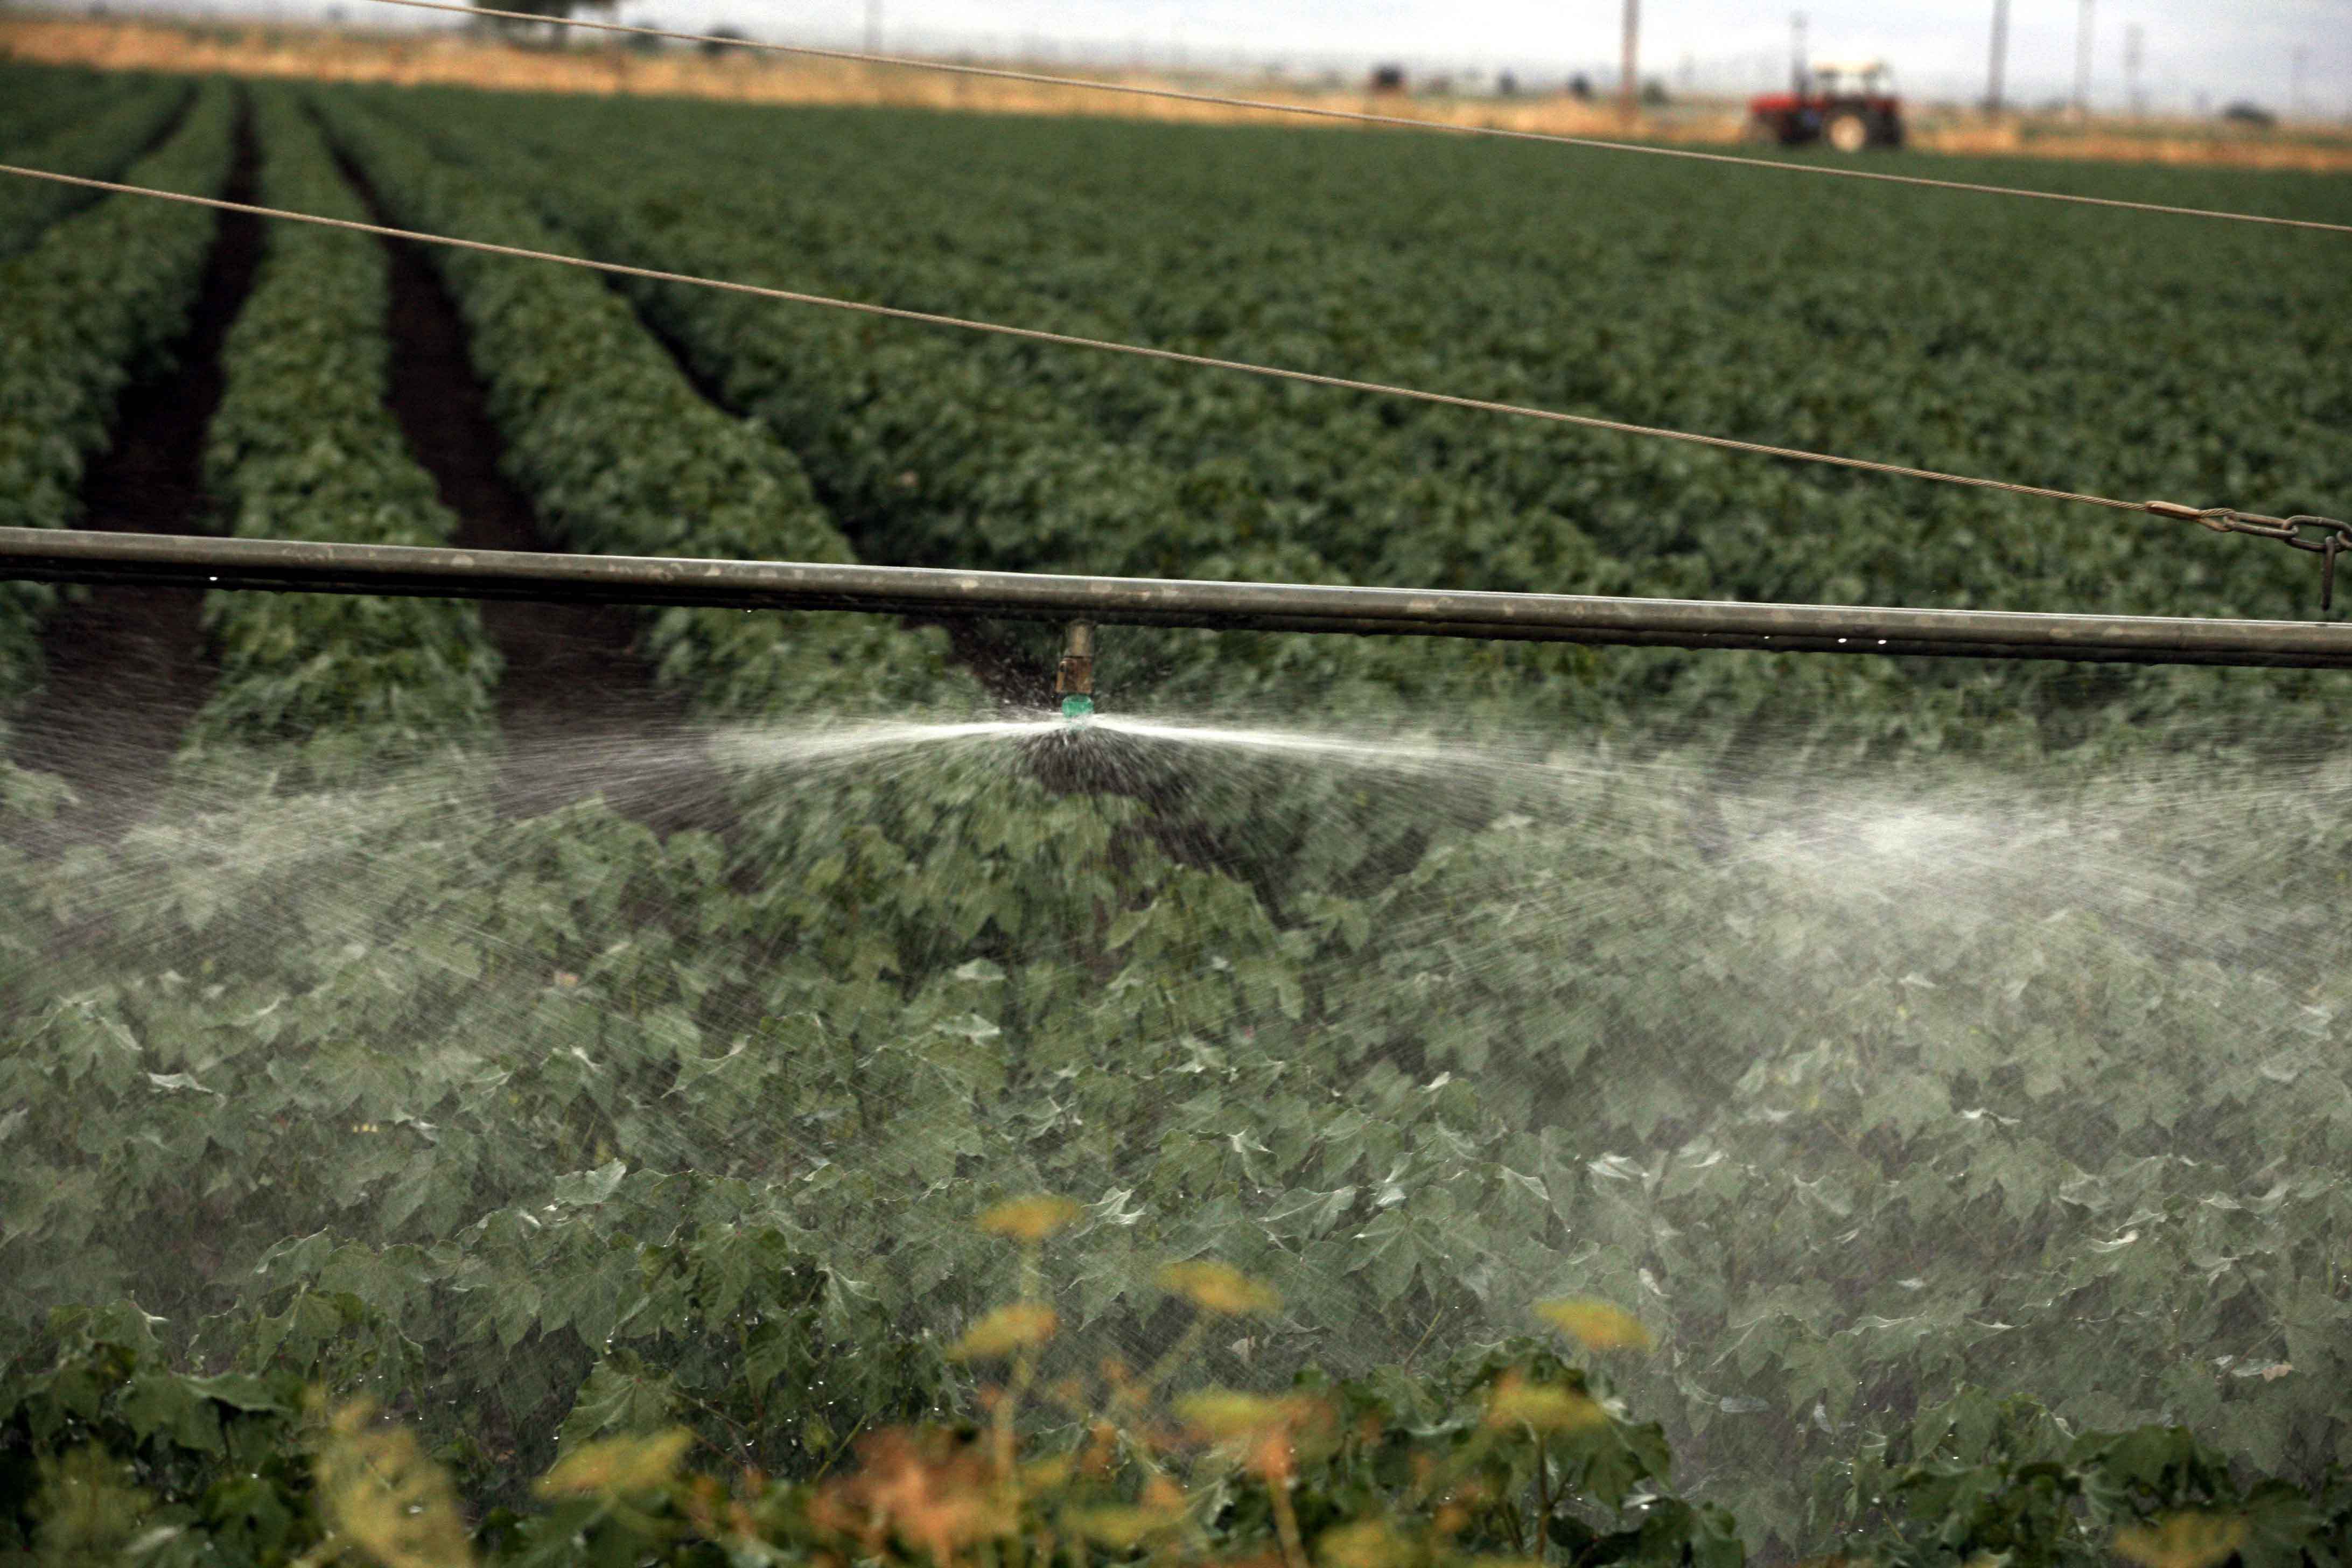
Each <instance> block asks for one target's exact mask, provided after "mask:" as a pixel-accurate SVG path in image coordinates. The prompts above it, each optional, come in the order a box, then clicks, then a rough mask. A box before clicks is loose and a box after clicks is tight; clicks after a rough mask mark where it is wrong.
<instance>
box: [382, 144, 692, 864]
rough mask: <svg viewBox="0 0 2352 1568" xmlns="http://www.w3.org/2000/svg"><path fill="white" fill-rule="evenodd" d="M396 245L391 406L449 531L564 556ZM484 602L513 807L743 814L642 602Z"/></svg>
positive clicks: (424, 274) (684, 815)
mask: <svg viewBox="0 0 2352 1568" xmlns="http://www.w3.org/2000/svg"><path fill="white" fill-rule="evenodd" d="M341 166H342V171H343V177H344V178H345V179H347V180H349V181H350V182H351V183H352V187H353V188H354V189H355V190H357V191H358V192H359V193H360V195H361V198H362V200H363V201H365V202H366V204H367V205H368V208H369V211H370V213H371V214H372V215H373V216H374V218H375V219H376V221H377V222H379V223H382V222H386V221H388V220H387V219H386V218H385V216H384V214H383V206H382V204H381V203H380V202H379V201H378V200H377V198H376V194H375V192H374V190H373V188H372V187H371V186H370V185H369V184H368V183H367V181H366V179H365V177H364V176H363V175H362V173H361V172H360V170H359V169H358V168H357V167H356V166H355V165H353V164H352V163H351V162H350V161H349V160H347V159H346V160H343V161H342V164H341ZM383 245H384V250H385V253H386V256H387V258H389V261H390V264H391V281H392V304H391V314H390V321H389V323H388V324H389V330H390V331H391V334H392V367H391V368H392V374H391V392H390V402H391V406H392V412H393V415H394V417H395V418H396V419H398V420H399V422H400V427H401V430H402V432H403V434H404V435H405V436H406V437H407V438H408V447H409V451H410V453H411V454H412V455H413V456H414V457H415V459H416V461H417V463H418V465H419V466H420V467H422V468H424V469H425V471H426V472H427V473H429V474H431V475H432V476H433V480H434V484H435V486H436V489H438V491H439V493H440V498H441V504H442V505H444V506H445V507H447V508H448V509H449V510H451V511H452V512H454V513H456V514H457V520H458V527H457V534H456V536H455V537H454V538H453V539H452V540H451V542H452V543H453V544H457V545H458V546H460V547H462V548H465V549H468V550H530V551H560V550H561V549H562V546H560V545H558V544H556V543H553V542H551V541H550V539H549V537H548V535H547V533H546V532H545V531H544V530H542V529H541V525H540V521H539V517H538V514H537V512H536V511H535V510H534V509H533V508H532V506H531V503H530V500H529V498H528V497H526V496H525V495H524V494H523V492H522V491H521V490H520V489H518V488H517V487H516V486H515V484H514V483H513V482H512V481H511V480H509V479H508V478H507V477H506V475H505V473H504V472H503V471H502V470H501V468H500V467H499V456H500V454H501V452H502V451H503V449H504V443H503V441H502V440H501V438H500V437H499V429H498V426H497V425H496V423H495V422H493V421H492V419H491V417H490V414H489V407H488V399H487V397H486V395H485V394H484V391H483V387H482V384H481V381H480V379H479V378H478V376H477V375H476V374H475V373H474V367H473V362H472V360H471V358H470V357H469V355H468V353H467V334H466V327H465V322H464V321H463V319H462V318H461V317H460V316H459V315H458V313H457V303H456V301H455V300H452V299H451V298H450V297H449V293H448V290H447V289H445V288H443V286H442V283H441V279H440V278H439V277H438V276H437V275H436V273H435V272H434V270H433V268H432V265H431V263H430V262H428V261H427V260H426V259H425V255H424V253H423V251H422V249H421V248H420V247H418V246H416V245H415V244H414V243H412V242H408V241H398V240H386V241H384V242H383ZM480 612H481V617H482V628H483V630H484V631H485V632H487V633H488V635H489V637H490V640H491V642H492V644H493V645H494V646H496V647H497V648H498V650H499V656H500V658H503V659H504V660H505V665H506V668H505V672H504V674H503V675H502V677H501V678H500V679H499V692H498V709H499V728H500V731H502V733H503V734H504V735H505V737H506V739H507V742H508V756H507V763H506V766H505V769H504V770H503V772H502V773H501V775H500V780H499V809H500V810H501V811H503V812H505V813H507V814H509V815H510V816H539V815H541V814H543V813H546V812H549V811H552V810H556V809H558V808H560V807H562V806H564V805H571V804H572V803H573V802H575V801H579V800H583V799H586V798H588V797H590V796H592V795H603V796H604V800H605V803H606V804H607V805H611V806H612V807H613V808H614V810H616V811H619V812H622V813H623V814H625V815H626V816H630V817H633V818H635V820H637V821H639V822H642V823H644V824H646V826H649V827H652V828H653V829H655V830H656V832H661V833H668V832H672V831H675V830H677V829H679V828H701V829H705V830H709V831H723V830H724V829H725V828H726V827H727V826H729V825H730V823H731V821H732V813H731V810H730V807H729V805H728V804H727V798H728V797H727V790H726V787H725V784H724V782H723V781H722V780H721V779H720V777H719V772H718V769H717V768H716V766H715V765H714V764H713V763H712V762H711V760H710V756H709V752H708V750H707V749H706V748H705V747H704V746H703V744H702V743H701V742H699V741H698V740H697V739H695V738H694V736H693V735H692V734H691V733H690V732H689V731H688V725H687V713H686V707H685V704H684V702H683V700H681V699H680V698H679V697H678V696H677V694H675V693H673V692H670V691H667V690H664V689H662V688H661V687H660V686H659V685H658V684H657V683H656V680H655V679H654V673H653V670H652V669H651V668H650V667H648V665H647V664H646V660H645V659H644V658H642V657H641V656H640V655H639V653H638V652H637V650H636V647H635V616H633V615H632V614H631V613H630V612H629V611H627V610H625V609H621V608H619V607H617V606H614V605H564V604H540V603H533V602H527V601H519V600H491V601H486V602H484V603H483V604H482V605H481V606H480Z"/></svg>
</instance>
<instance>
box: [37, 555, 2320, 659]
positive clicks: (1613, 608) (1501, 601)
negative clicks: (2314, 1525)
mask: <svg viewBox="0 0 2352 1568" xmlns="http://www.w3.org/2000/svg"><path fill="white" fill-rule="evenodd" d="M0 578H14V579H18V580H24V581H34V582H50V583H89V584H107V583H115V584H149V585H156V586H180V587H198V588H237V589H259V590H269V591H277V592H283V593H317V594H363V595H404V596H418V597H427V598H453V599H546V600H562V601H575V602H585V603H593V604H621V605H699V606H706V607H712V608H729V609H746V610H853V611H866V612H872V613H880V614H887V615H918V616H997V617H1003V618H1006V619H1014V620H1037V621H1052V622H1069V621H1087V622H1092V623H1097V624H1101V623H1110V624H1118V625H1129V626H1197V627H1203V628H1207V629H1212V630H1255V631H1282V632H1318V633H1344V634H1349V635H1354V636H1365V637H1372V636H1393V637H1466V638H1486V639H1496V640H1514V641H1537V642H1575V643H1596V644H1612V645H1618V646H1625V647H1689V648H1747V649H1760V650H1765V651H1772V652H1795V653H1844V654H1878V655H1903V656H1922V657H1929V658H2033V659H2066V660H2077V661H2087V662H2105V663H2126V664H2213V665H2245V666H2255V667H2270V668H2352V626H2345V625H2340V624H2336V623H2330V622H2313V621H2246V620H2213V619H2203V618H2194V617H2182V616H2082V615H2049V614H2037V613H2024V612H2013V611H2003V610H1915V609H1893V608H1873V607H1867V606H1855V605H1769V604H1744V603H1738V602H1732V601H1718V600H1686V599H1633V598H1602V597H1596V596H1591V595H1565V594H1488V593H1454V592H1448V593H1423V592H1420V591H1417V590H1413V589H1407V588H1339V587H1322V586H1317V585H1313V584H1296V583H1217V582H1189V581H1183V580H1177V579H1166V578H1145V577H1070V576H1048V575H1043V574H1029V573H1018V572H958V571H943V570H938V569H933V568H923V567H906V566H864V565H835V564H825V563H803V562H790V561H705V560H691V559H673V558H666V557H647V556H625V555H573V554H547V553H539V552H520V551H484V550H452V549H440V548H423V547H418V546H413V545H391V544H333V543H318V542H307V541H288V540H266V539H223V538H215V537H209V536H189V535H176V534H148V533H98V532H80V531H67V530H50V529H26V528H0Z"/></svg>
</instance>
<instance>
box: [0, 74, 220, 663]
mask: <svg viewBox="0 0 2352 1568" xmlns="http://www.w3.org/2000/svg"><path fill="white" fill-rule="evenodd" d="M232 111H233V105H232V104H231V102H230V100H229V98H228V95H227V92H226V89H207V90H206V91H205V93H204V94H203V96H202V97H201V98H200V100H199V101H198V102H197V104H196V106H195V107H194V110H192V112H191V113H190V114H189V116H188V118H187V120H186V121H185V122H184V125H183V126H182V128H181V129H180V131H179V132H178V133H177V134H176V135H174V136H173V139H172V140H171V141H170V142H168V143H166V144H165V145H164V146H163V148H161V149H159V150H158V151H157V152H156V153H154V154H153V155H152V157H150V158H148V159H146V160H144V161H142V163H139V164H138V165H137V166H136V168H135V169H134V170H133V171H132V174H133V178H134V179H135V180H137V181H138V182H139V183H141V184H151V185H156V186H160V187H162V188H164V189H168V190H180V191H187V192H191V193H195V194H200V195H211V194H213V193H215V192H216V191H217V190H219V188H220V186H221V184H222V182H223V181H224V180H225V179H226V177H227V172H228V159H229V132H230V125H231V116H232ZM212 231H213V221H212V218H211V216H210V215H208V214H206V213H203V212H200V211H197V210H194V209H192V208H189V207H186V206H183V205H177V204H172V203H163V202H146V203H134V202H128V201H120V200H118V201H109V202H105V203H102V204H100V205H99V206H97V207H96V208H94V209H93V210H91V211H89V212H88V213H86V214H83V215H81V216H78V217H75V218H71V219H68V220H66V221H64V222H61V223H59V224H58V225H57V226H55V227H53V228H51V229H49V230H48V231H47V234H46V235H45V236H44V237H43V239H42V241H41V242H40V243H39V244H38V245H37V246H35V247H33V248H32V249H31V250H30V251H28V252H26V253H25V254H23V255H21V256H17V257H15V258H10V259H8V260H5V261H0V494H5V500H0V521H5V523H6V524H7V525H8V526H10V527H13V528H65V527H69V526H71V524H72V522H73V521H74V519H75V517H76V515H77V512H78V509H79V500H78V490H79V480H80V476H81V471H82V466H83V464H84V463H85V462H86V461H87V460H88V459H89V457H90V456H91V454H92V453H93V452H95V451H96V450H97V449H98V448H99V447H100V444H101V443H103V442H104V440H105V439H106V433H107V425H108V420H109V418H110V415H111V412H112V409H113V406H114V400H115V397H116V395H118V394H119V393H120V392H121V389H122V387H123V386H124V385H125V384H128V383H129V382H130V380H131V378H132V377H133V376H135V375H137V374H141V373H142V371H145V370H149V369H152V367H153V362H154V360H155V358H156V357H157V356H158V355H159V354H160V353H163V350H164V349H165V347H166V345H168V344H169V343H170V342H172V341H173V339H174V338H175V337H176V336H177V335H178V333H179V331H180V329H181V327H182V325H183V323H184V321H186V319H187V312H188V310H189V309H190V306H191V304H192V303H193V301H194V296H195V291H196V281H197V278H198V276H199V274H200V272H201V270H202V268H203V266H204V260H205V252H206V247H207V245H208V244H209V243H210V240H211V237H212ZM6 593H7V595H8V606H9V614H8V615H7V616H6V617H5V631H4V632H0V636H4V637H5V640H0V695H5V696H6V697H8V698H11V699H15V698H19V697H21V696H22V695H23V693H24V692H25V690H26V689H27V687H28V686H29V685H30V684H31V682H33V681H34V680H36V679H38V673H39V671H38V664H39V659H38V644H37V631H38V627H39V624H40V618H41V615H42V612H43V610H44V609H45V608H46V606H47V605H48V604H49V603H50V598H51V596H50V595H48V594H47V592H46V591H42V590H37V589H33V588H30V587H27V586H26V585H25V584H8V585H7V588H6Z"/></svg>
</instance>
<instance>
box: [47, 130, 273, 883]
mask: <svg viewBox="0 0 2352 1568" xmlns="http://www.w3.org/2000/svg"><path fill="white" fill-rule="evenodd" d="M257 163H258V157H257V149H256V147H255V145H254V136H253V127H252V123H251V117H250V115H249V114H246V115H240V116H239V118H238V121H237V126H236V159H235V162H234V163H233V164H232V165H231V168H230V172H229V180H228V184H227V187H226V195H227V197H228V199H230V200H232V201H240V202H250V201H252V200H253V199H254V181H255V174H256V173H257ZM261 249H262V238H261V224H260V221H259V220H258V219H257V218H254V217H252V216H247V215H246V214H243V213H224V214H222V215H221V217H220V222H219V226H218V228H217V229H216V230H215V234H214V239H213V248H212V253H211V255H210V257H209V258H207V259H206V261H205V273H204V281H203V285H202V288H201V289H200V291H199V293H198V295H197V298H196V303H195V309H194V312H193V313H192V314H191V316H190V318H189V323H188V328H187V331H185V332H184V334H183V335H182V336H181V338H180V340H179V341H178V342H176V343H174V344H173V346H172V350H171V353H170V355H169V357H168V358H167V359H165V360H164V361H163V363H164V364H165V365H167V366H168V367H169V368H168V369H167V370H166V371H165V372H164V373H163V374H160V375H156V376H154V377H152V378H151V379H149V380H147V381H144V382H142V383H141V384H137V385H134V386H132V387H131V388H130V389H129V390H128V391H126V392H125V393H124V395H123V396H122V399H121V403H120V404H119V405H117V408H116V411H115V421H114V434H113V438H112V440H111V442H110V445H109V446H108V447H107V449H106V451H105V453H104V454H103V455H102V456H101V457H100V458H97V459H96V460H94V461H93V462H92V463H91V465H90V467H89V471H88V472H87V474H86V475H85V476H84V478H83V481H82V493H81V499H82V507H83V515H82V521H81V526H82V527H83V528H86V529H92V530H96V531H100V532H112V533H200V532H203V531H205V526H206V522H207V519H208V515H209V512H210V501H209V499H208V498H207V496H206V495H205V482H204V454H205V433H206V432H207V431H208V430H209V429H210V428H211V426H212V420H213V414H214V411H215V409H217V408H218V407H219V405H220V400H221V392H222V387H223V379H222V373H221V364H220V357H221V345H222V343H223V342H226V339H227V337H228V332H229V328H230V327H231V325H232V324H233V323H235V321H236V317H237V312H238V311H239V310H242V309H244V306H245V300H246V296H247V294H248V293H250V292H251V291H252V288H253V279H254V274H255V271H256V270H257V268H258V267H259V265H260V259H261ZM203 612H204V594H203V593H202V591H201V590H198V589H193V588H141V587H100V588H91V589H89V590H86V591H84V594H83V595H82V596H81V597H80V598H79V600H78V601H76V602H74V603H71V604H68V605H65V606H63V607H61V608H60V609H59V610H58V613H57V614H56V615H55V616H52V617H51V618H50V620H49V623H48V625H47V627H46V628H45V630H44V632H43V634H42V638H41V652H42V658H43V660H44V668H45V678H44V679H43V681H42V684H41V688H40V690H39V691H38V692H37V694H36V695H35V697H34V699H33V700H32V701H31V702H30V703H29V704H28V705H27V706H26V710H25V711H24V712H23V713H22V714H20V715H19V716H18V718H17V720H16V743H15V749H14V761H15V762H16V763H17V764H18V765H19V766H21V767H26V768H32V769H36V770H38V771H40V772H44V773H56V774H58V775H59V776H60V777H62V778H63V779H64V780H65V781H66V782H67V783H68V784H70V785H72V786H73V790H74V794H75V795H76V797H77V804H76V805H74V806H73V807H72V808H70V809H69V810H68V811H67V812H66V813H64V814H63V815H62V816H61V817H60V818H59V819H58V823H57V824H56V830H57V832H58V835H59V837H61V838H62V839H63V840H65V841H67V842H87V841H89V840H93V839H100V838H107V837H114V836H115V835H118V834H120V833H121V832H122V831H123V830H124V829H125V828H128V827H130V826H132V825H133V824H134V823H136V822H137V821H138V820H139V818H140V817H141V816H144V815H145V813H146V812H147V810H148V809H149V808H150V807H151V806H152V804H153V801H154V798H155V795H156V791H157V788H158V786H159V785H160V784H161V781H162V778H163V771H164V769H165V768H166V767H167V766H168V765H169V764H170V763H171V760H172V757H173V753H174V752H177V751H178V750H179V745H180V737H181V733H182V731H184V730H185V729H186V727H187V724H188V721H190V720H191V719H193V718H194V716H195V713H196V710H198V709H200V708H202V707H203V706H204V703H205V697H206V696H207V695H208V694H209V693H210V692H211V690H212V686H213V679H214V674H215V663H214V659H213V658H212V654H211V650H210V649H209V648H208V647H206V645H205V635H204V625H203Z"/></svg>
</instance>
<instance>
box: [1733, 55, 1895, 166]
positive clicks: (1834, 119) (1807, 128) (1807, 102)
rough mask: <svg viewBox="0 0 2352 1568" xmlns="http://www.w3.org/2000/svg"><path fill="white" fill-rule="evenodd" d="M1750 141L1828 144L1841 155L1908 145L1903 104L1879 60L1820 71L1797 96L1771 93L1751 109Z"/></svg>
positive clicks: (1806, 77)
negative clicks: (1869, 149) (1905, 139)
mask: <svg viewBox="0 0 2352 1568" xmlns="http://www.w3.org/2000/svg"><path fill="white" fill-rule="evenodd" d="M1748 140H1749V141H1750V142H1769V143H1772V144H1774V145H1776V146H1781V147H1801V146H1804V145H1806V144H1807V143H1809V142H1828V143H1829V144H1830V145H1831V146H1832V147H1834V148H1836V149H1837V150H1838V151H1839V152H1841V153H1859V152H1861V151H1862V150H1863V149H1864V148H1865V147H1900V146H1902V145H1903V100H1901V99H1899V98H1897V97H1895V92H1894V73H1893V72H1892V71H1891V70H1889V69H1888V68H1886V66H1885V64H1884V63H1883V62H1881V61H1878V60H1869V61H1865V62H1864V63H1862V64H1859V65H1818V66H1815V67H1814V68H1812V69H1811V70H1810V71H1807V72H1803V73H1801V74H1800V75H1799V76H1798V78H1797V84H1796V90H1794V91H1793V92H1768V93H1766V94H1765V95H1764V96H1763V97H1761V98H1759V99H1756V100H1753V101H1751V102H1750V103H1749V104H1748Z"/></svg>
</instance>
